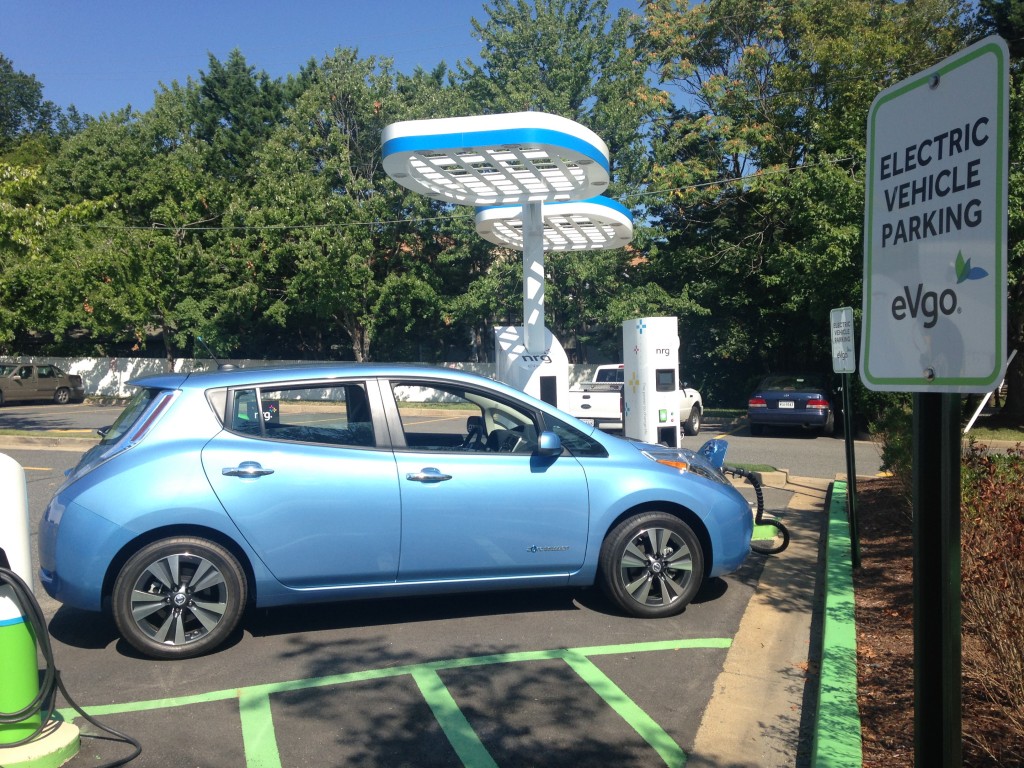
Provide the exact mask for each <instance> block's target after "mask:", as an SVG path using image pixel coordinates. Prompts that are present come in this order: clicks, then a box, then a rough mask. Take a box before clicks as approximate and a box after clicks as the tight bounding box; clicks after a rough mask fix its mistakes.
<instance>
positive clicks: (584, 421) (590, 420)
mask: <svg viewBox="0 0 1024 768" xmlns="http://www.w3.org/2000/svg"><path fill="white" fill-rule="evenodd" d="M580 421H582V422H583V423H584V424H589V425H590V426H594V420H593V419H580Z"/></svg>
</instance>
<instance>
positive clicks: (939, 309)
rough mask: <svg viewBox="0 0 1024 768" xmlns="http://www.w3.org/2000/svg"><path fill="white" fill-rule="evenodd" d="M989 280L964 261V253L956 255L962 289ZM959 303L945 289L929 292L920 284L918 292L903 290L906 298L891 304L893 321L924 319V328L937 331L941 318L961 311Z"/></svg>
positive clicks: (985, 273) (948, 289) (958, 280)
mask: <svg viewBox="0 0 1024 768" xmlns="http://www.w3.org/2000/svg"><path fill="white" fill-rule="evenodd" d="M986 277H988V272H986V271H985V270H984V269H982V268H981V267H972V266H971V260H970V259H965V258H964V255H963V252H962V251H961V252H959V253H957V255H956V284H957V285H960V284H961V283H964V282H966V281H968V280H981V279H983V278H986ZM958 305H959V299H958V298H957V295H956V291H954V290H953V289H952V288H946V289H945V290H943V291H941V292H939V291H926V290H925V289H924V284H923V283H918V284H917V288H915V289H912V288H911V287H910V286H909V285H904V286H903V294H902V295H899V296H897V297H896V298H894V299H893V300H892V316H893V319H894V320H905V319H907V318H908V317H910V318H911V319H913V320H916V319H917V318H918V317H921V318H923V319H924V327H925V328H934V327H935V324H936V323H937V322H939V317H941V316H942V315H946V316H949V315H952V314H953V313H954V312H957V311H959V310H958Z"/></svg>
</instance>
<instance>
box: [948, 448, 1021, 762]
mask: <svg viewBox="0 0 1024 768" xmlns="http://www.w3.org/2000/svg"><path fill="white" fill-rule="evenodd" d="M1022 472H1024V449H1022V448H1021V447H1020V446H1019V445H1018V446H1017V448H1016V449H1015V450H1012V451H1008V452H1007V453H1006V454H1003V455H991V454H989V453H986V452H985V451H983V450H980V449H979V448H978V447H977V446H974V445H972V446H971V448H970V450H969V451H968V453H967V455H966V456H965V458H964V463H963V473H962V489H963V493H962V496H963V501H962V512H961V515H962V525H961V542H962V553H963V554H962V577H961V583H962V589H963V621H964V630H965V633H966V634H969V635H970V636H971V638H972V640H973V641H972V642H967V643H965V646H964V662H965V663H964V669H965V672H966V675H967V677H968V679H969V680H970V681H971V682H972V683H973V684H976V685H979V686H980V687H981V688H982V690H983V691H984V692H985V693H986V698H987V700H988V701H989V702H990V703H991V706H992V708H993V712H992V715H991V716H992V717H993V719H994V720H996V721H997V722H998V724H999V729H1000V730H1004V729H1005V730H1008V731H1009V732H1010V733H1011V734H1013V735H1015V737H1016V738H1012V737H1011V738H1010V739H1008V740H1007V742H1008V743H1014V742H1015V743H1016V744H1018V745H1021V744H1024V486H1022V485H1021V482H1020V477H1021V473H1022ZM981 746H982V747H988V745H986V744H982V745H981ZM995 757H996V758H997V759H999V760H1002V761H1005V762H1002V763H1000V764H1005V765H1010V764H1017V763H1016V762H1015V761H1014V758H1016V760H1020V759H1021V758H1024V753H1022V752H1020V751H1018V753H1017V754H1016V755H1007V754H1003V755H998V754H997V755H995Z"/></svg>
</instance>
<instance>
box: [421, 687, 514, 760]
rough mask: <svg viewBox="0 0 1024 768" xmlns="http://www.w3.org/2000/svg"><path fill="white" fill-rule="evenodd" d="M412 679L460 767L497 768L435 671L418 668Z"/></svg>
mask: <svg viewBox="0 0 1024 768" xmlns="http://www.w3.org/2000/svg"><path fill="white" fill-rule="evenodd" d="M412 678H413V680H415V681H416V685H418V686H419V689H420V691H421V692H422V693H423V698H424V699H426V701H427V705H428V706H429V707H430V711H431V712H433V713H434V717H435V718H437V722H438V724H439V725H440V726H441V730H442V731H444V735H445V736H446V737H447V738H448V742H449V743H450V744H451V745H452V748H453V749H454V750H455V753H456V754H457V755H458V756H459V759H460V760H461V761H462V764H463V765H465V766H473V768H498V764H497V763H496V762H494V758H492V757H491V753H490V752H488V751H487V747H485V746H484V745H483V742H481V741H480V737H479V736H477V735H476V731H474V730H473V726H472V725H470V724H469V721H468V720H467V719H466V716H465V715H464V714H462V710H461V709H459V705H458V704H456V703H455V698H454V697H453V696H452V694H451V692H450V691H449V690H448V689H447V688H446V687H445V685H444V683H443V682H441V678H440V676H439V675H438V674H437V671H436V670H433V669H418V670H416V671H415V672H413V673H412Z"/></svg>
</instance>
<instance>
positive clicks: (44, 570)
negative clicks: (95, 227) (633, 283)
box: [39, 364, 752, 658]
mask: <svg viewBox="0 0 1024 768" xmlns="http://www.w3.org/2000/svg"><path fill="white" fill-rule="evenodd" d="M134 385H135V387H136V390H135V394H134V396H133V397H132V399H131V401H130V402H129V403H128V405H127V407H126V408H125V409H124V410H123V412H122V413H121V415H120V417H119V418H118V419H117V421H116V422H115V423H114V424H113V425H112V426H111V427H110V428H108V429H106V430H103V437H102V440H101V441H100V443H99V444H98V445H96V446H95V447H94V448H92V449H91V450H90V451H89V452H88V453H86V454H85V455H84V456H83V457H82V459H81V461H80V462H79V464H78V465H77V467H76V468H75V469H73V470H72V471H71V472H69V473H68V478H67V480H66V481H65V482H64V484H63V485H62V486H61V487H60V488H59V489H58V491H57V493H56V494H55V496H54V498H53V499H52V500H51V501H50V503H49V505H48V507H47V509H46V512H45V515H44V517H43V520H42V522H41V524H40V535H39V555H40V566H41V567H40V577H41V579H42V583H43V586H44V587H45V589H46V591H47V592H48V593H49V594H50V595H51V596H53V597H54V598H56V599H57V600H60V601H62V602H64V603H66V604H68V605H72V606H75V607H77V608H81V609H86V610H94V611H99V610H109V611H111V612H112V614H113V618H114V620H115V622H116V624H117V627H118V629H119V631H120V633H121V635H122V636H123V637H124V639H125V640H127V641H128V642H129V643H130V644H131V645H133V646H134V647H135V648H137V649H138V650H139V651H141V652H142V653H144V654H147V655H149V656H153V657H159V658H184V657H189V656H195V655H198V654H201V653H204V652H207V651H210V650H212V649H213V648H216V647H217V646H218V645H219V644H220V643H221V642H223V641H224V640H225V638H226V637H227V636H228V635H230V634H231V633H232V631H233V630H234V629H235V628H236V626H237V625H238V623H239V621H240V620H241V618H242V616H243V613H244V611H245V609H246V608H247V607H248V606H260V607H266V606H279V605H289V604H299V603H313V602H324V601H335V600H350V599H356V598H375V597H388V596H395V595H424V594H434V593H441V592H457V591H470V590H474V591H475V590H498V589H510V588H534V587H544V586H551V587H564V586H568V585H580V586H585V585H590V584H593V583H594V582H595V581H597V582H599V583H600V584H601V585H602V587H603V588H604V589H605V590H606V591H607V593H608V595H609V596H610V598H611V599H612V600H613V601H614V602H615V604H616V605H617V606H618V607H619V608H620V609H621V610H623V611H624V612H626V613H627V614H631V615H634V616H639V617H648V618H654V617H662V616H672V615H675V614H678V613H680V612H681V611H682V610H683V609H684V608H685V606H686V605H687V603H689V602H690V600H691V599H692V598H693V597H694V595H695V594H696V592H697V590H698V589H699V588H700V586H701V583H702V582H703V581H704V580H705V579H707V578H709V577H715V576H719V575H721V574H725V573H728V572H730V571H732V570H734V569H735V568H737V567H738V566H739V565H740V564H741V563H742V562H743V560H744V559H745V558H746V556H747V553H748V550H749V546H750V536H751V528H752V519H751V512H750V507H749V506H748V504H747V502H746V501H745V500H744V499H743V497H742V496H741V495H740V494H739V492H738V491H736V489H734V488H733V487H732V485H731V484H730V483H729V482H728V481H727V480H726V478H725V477H724V475H723V474H722V472H721V471H720V469H718V468H717V467H716V466H714V465H713V464H712V463H711V462H710V461H708V460H707V459H706V458H705V457H704V456H702V455H701V454H700V453H695V452H693V451H689V450H678V449H666V448H663V447H660V446H657V445H646V444H642V443H636V442H630V441H627V440H623V439H621V438H617V437H613V436H611V435H607V434H605V433H603V432H601V431H600V430H597V429H594V428H593V427H589V426H587V425H585V424H583V423H582V422H579V421H577V420H576V419H574V418H572V417H571V416H568V415H567V414H565V413H562V412H561V411H559V410H557V409H556V408H554V407H552V406H550V405H548V404H546V403H543V402H541V401H539V400H536V399H534V398H531V397H529V396H527V395H524V394H523V393H522V392H519V391H517V390H514V389H511V388H509V387H507V386H505V385H503V384H499V383H496V382H494V381H491V380H489V379H485V378H482V377H479V376H475V375H472V374H467V373H461V372H458V371H454V370H449V369H434V368H427V367H420V366H399V365H373V364H335V365H323V366H315V367H306V366H291V367H282V368H256V369H241V370H231V371H216V372H204V373H192V374H166V375H160V376H152V377H149V378H144V379H140V380H138V381H136V382H134ZM720 442H721V441H719V443H720ZM716 447H717V448H718V449H719V450H721V448H722V446H721V445H720V444H719V445H717V446H716Z"/></svg>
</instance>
